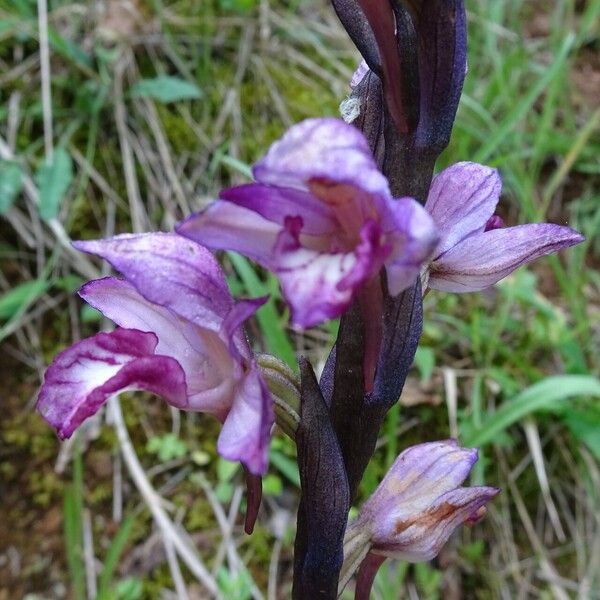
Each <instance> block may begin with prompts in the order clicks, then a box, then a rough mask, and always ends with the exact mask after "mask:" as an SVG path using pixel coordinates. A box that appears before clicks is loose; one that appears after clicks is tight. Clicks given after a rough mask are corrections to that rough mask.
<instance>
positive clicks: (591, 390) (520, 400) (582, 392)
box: [463, 375, 600, 446]
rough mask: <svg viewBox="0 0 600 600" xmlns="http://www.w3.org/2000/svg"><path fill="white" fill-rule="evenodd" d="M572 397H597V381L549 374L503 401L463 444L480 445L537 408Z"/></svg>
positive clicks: (587, 377) (550, 405)
mask: <svg viewBox="0 0 600 600" xmlns="http://www.w3.org/2000/svg"><path fill="white" fill-rule="evenodd" d="M574 396H598V397H600V380H598V379H597V378H595V377H591V376H587V375H558V376H556V377H548V378H547V379H544V380H543V381H540V382H539V383H536V384H534V385H532V386H530V387H528V388H526V389H525V390H523V391H522V392H521V393H520V394H518V395H517V396H516V397H515V398H513V400H511V401H510V402H506V403H505V404H504V405H503V406H502V407H501V408H500V409H499V410H498V411H497V412H496V413H495V414H494V415H493V416H491V417H489V418H488V419H484V421H483V423H482V425H481V427H480V428H479V429H478V430H477V431H476V432H474V433H473V434H471V435H470V436H465V439H463V443H464V445H466V446H483V445H484V444H487V443H489V442H491V441H492V440H493V439H494V438H495V437H496V436H497V435H498V434H500V433H501V432H503V431H504V430H505V429H506V428H507V427H510V426H511V425H513V424H514V423H516V422H517V421H520V420H521V419H523V418H524V417H526V416H527V415H529V414H531V413H534V412H536V411H539V410H544V409H546V410H548V409H552V408H555V404H556V403H557V402H561V401H563V400H566V399H568V398H572V397H574Z"/></svg>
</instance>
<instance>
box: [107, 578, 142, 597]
mask: <svg viewBox="0 0 600 600" xmlns="http://www.w3.org/2000/svg"><path fill="white" fill-rule="evenodd" d="M143 593H144V587H143V586H142V582H141V581H140V580H139V579H135V578H134V577H128V578H127V579H123V580H122V581H119V583H117V585H116V586H115V594H116V598H117V599H118V600H139V599H140V598H141V597H142V594H143ZM111 600H112V599H111Z"/></svg>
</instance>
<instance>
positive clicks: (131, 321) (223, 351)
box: [37, 233, 274, 474]
mask: <svg viewBox="0 0 600 600" xmlns="http://www.w3.org/2000/svg"><path fill="white" fill-rule="evenodd" d="M75 246H76V247H77V248H78V249H79V250H83V251H84V252H88V253H90V254H95V255H97V256H100V257H102V258H104V259H106V260H107V261H108V262H110V263H111V264H112V265H113V267H115V269H117V270H118V271H120V272H121V273H122V275H123V277H124V279H117V278H115V277H106V278H104V279H98V280H95V281H91V282H89V283H88V284H86V285H84V286H83V288H82V289H81V290H80V292H79V294H80V296H81V297H82V298H83V299H84V300H85V301H86V302H88V303H89V304H90V305H91V306H93V307H94V308H96V309H98V310H99V311H101V312H102V313H103V314H104V315H105V316H107V317H108V318H110V319H111V320H113V321H114V322H115V323H116V324H117V325H119V327H120V328H119V329H116V330H114V331H112V332H110V333H99V334H97V335H95V336H93V337H91V338H87V339H85V340H83V341H81V342H78V343H76V344H74V345H73V346H71V347H70V348H68V349H67V350H65V351H64V352H61V353H60V354H59V355H58V356H57V357H56V358H55V359H54V361H53V363H52V364H51V365H50V367H49V368H48V370H47V371H46V376H45V380H44V384H43V385H42V387H41V390H40V394H39V400H38V404H37V408H38V410H39V412H40V413H41V414H42V416H43V417H44V418H45V419H46V420H47V421H48V422H49V423H50V425H52V426H53V427H54V428H55V429H56V430H57V432H58V435H59V437H61V438H63V439H64V438H67V437H70V436H71V435H72V434H73V432H74V431H75V429H76V428H77V427H78V426H79V425H80V424H81V423H82V421H83V420H84V419H86V418H87V417H89V416H91V415H93V414H94V413H96V412H97V411H98V410H99V409H100V407H101V406H102V405H103V404H104V403H105V402H106V401H107V399H108V398H109V397H110V396H112V395H114V394H116V393H120V392H123V391H126V390H145V391H149V392H152V393H154V394H157V395H159V396H162V397H163V398H164V399H165V400H166V401H167V402H168V403H169V404H171V405H172V406H175V407H177V408H180V409H183V410H192V411H201V412H206V413H209V414H212V415H214V416H215V417H216V418H217V419H219V420H220V421H221V422H222V423H223V429H222V430H221V434H220V436H219V440H218V450H219V452H220V454H221V455H222V456H224V457H225V458H227V459H229V460H233V461H238V460H239V461H240V462H242V463H243V464H244V465H245V466H246V468H247V469H248V470H249V471H250V472H251V473H253V474H262V473H264V472H265V470H266V467H267V450H268V444H269V438H270V431H271V426H272V424H273V422H274V413H273V407H272V401H271V396H270V394H269V391H268V389H267V387H266V385H265V383H264V382H263V379H262V377H261V375H260V373H259V371H258V368H257V366H256V364H255V362H254V357H253V353H252V351H251V349H250V346H249V345H248V341H247V339H246V337H245V335H244V332H243V330H242V327H241V326H242V323H243V322H244V321H245V320H246V319H247V318H248V317H250V316H251V315H252V314H253V313H254V312H255V311H256V310H257V309H258V308H259V307H260V306H261V305H262V304H263V303H264V302H265V300H266V298H259V299H255V300H247V301H242V302H239V303H238V304H235V305H234V303H233V299H232V297H231V295H230V293H229V290H228V288H227V283H226V281H225V277H224V275H223V272H222V271H221V269H220V267H219V264H218V263H217V261H216V260H215V258H214V257H213V255H212V254H211V253H210V252H209V251H208V250H206V249H205V248H202V247H201V246H199V245H198V244H195V243H194V242H191V241H189V240H186V239H185V238H182V237H181V236H178V235H176V234H167V233H151V234H142V235H120V236H116V237H113V238H110V239H106V240H97V241H88V242H77V243H76V244H75Z"/></svg>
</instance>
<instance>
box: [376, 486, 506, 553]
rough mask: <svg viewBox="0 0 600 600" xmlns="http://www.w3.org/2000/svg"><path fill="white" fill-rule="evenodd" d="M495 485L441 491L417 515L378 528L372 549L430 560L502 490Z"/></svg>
mask: <svg viewBox="0 0 600 600" xmlns="http://www.w3.org/2000/svg"><path fill="white" fill-rule="evenodd" d="M499 491H500V490H498V489H497V488H493V487H470V488H458V489H455V490H452V491H450V492H447V493H446V494H443V495H441V496H440V497H439V498H437V500H435V502H433V503H432V504H431V506H430V507H429V508H428V509H427V510H426V511H424V512H423V513H421V514H419V515H418V516H415V515H413V516H412V517H410V516H409V515H407V516H408V518H407V519H406V520H403V519H397V520H395V521H394V523H393V524H392V525H393V528H392V529H391V530H389V531H380V532H376V533H375V535H374V536H373V540H372V543H373V551H374V552H376V553H378V554H383V555H385V556H391V557H394V558H396V559H401V560H407V561H410V562H420V561H426V560H431V559H432V558H434V557H435V556H437V554H438V553H439V552H440V550H441V549H442V546H443V545H444V544H445V543H446V542H447V541H448V538H449V537H450V536H451V535H452V533H453V532H454V531H455V529H456V528H457V527H459V526H460V525H462V524H463V523H468V522H474V521H477V520H478V519H479V518H480V517H481V512H480V511H481V510H482V508H483V507H485V505H486V504H487V503H488V502H489V501H490V500H491V499H492V498H493V497H494V496H496V495H497V494H498V493H499Z"/></svg>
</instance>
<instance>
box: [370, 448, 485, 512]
mask: <svg viewBox="0 0 600 600" xmlns="http://www.w3.org/2000/svg"><path fill="white" fill-rule="evenodd" d="M476 461H477V450H475V449H470V448H461V447H459V446H458V444H457V442H456V440H453V439H450V440H443V441H439V442H427V443H424V444H417V445H416V446H411V447H410V448H407V449H406V450H404V452H402V453H401V454H400V455H399V456H398V458H397V459H396V460H395V461H394V464H393V465H392V466H391V467H390V470H389V471H388V473H387V475H386V476H385V477H384V479H383V481H382V482H381V484H380V485H379V487H378V488H377V489H376V490H375V492H374V493H373V495H372V496H371V498H369V500H367V502H365V505H364V507H363V509H362V510H361V513H363V514H367V513H368V514H372V515H375V514H376V513H381V512H386V513H387V514H390V515H394V518H397V519H405V518H409V516H410V515H411V514H413V515H414V514H415V513H416V512H418V511H420V510H423V509H424V508H425V507H427V506H429V505H431V503H432V502H433V501H434V500H435V499H437V498H438V497H439V496H440V495H442V494H444V493H446V492H448V491H450V490H452V489H454V488H456V487H457V486H459V485H460V484H461V483H462V482H463V481H464V480H465V479H466V477H467V476H468V475H469V473H470V472H471V469H472V468H473V465H474V464H475V462H476Z"/></svg>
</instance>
